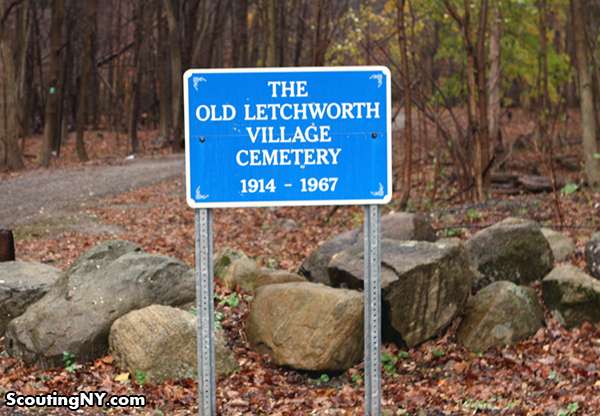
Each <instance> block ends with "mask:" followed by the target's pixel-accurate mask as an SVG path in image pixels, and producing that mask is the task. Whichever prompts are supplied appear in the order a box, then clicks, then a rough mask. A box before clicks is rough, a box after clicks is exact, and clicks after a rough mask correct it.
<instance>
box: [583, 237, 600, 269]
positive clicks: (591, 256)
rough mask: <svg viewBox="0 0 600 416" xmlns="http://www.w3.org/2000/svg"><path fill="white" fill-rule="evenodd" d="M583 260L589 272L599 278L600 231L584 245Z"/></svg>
mask: <svg viewBox="0 0 600 416" xmlns="http://www.w3.org/2000/svg"><path fill="white" fill-rule="evenodd" d="M585 261H586V264H587V269H588V271H589V272H590V274H591V275H592V276H594V277H595V278H596V279H600V233H595V234H594V235H593V236H592V238H591V240H590V241H588V242H587V244H586V245H585Z"/></svg>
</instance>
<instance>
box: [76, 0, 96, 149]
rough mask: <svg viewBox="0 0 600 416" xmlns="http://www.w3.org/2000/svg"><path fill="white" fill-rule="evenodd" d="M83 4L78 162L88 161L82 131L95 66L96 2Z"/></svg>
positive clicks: (77, 123) (83, 129)
mask: <svg viewBox="0 0 600 416" xmlns="http://www.w3.org/2000/svg"><path fill="white" fill-rule="evenodd" d="M83 4H84V9H83V13H84V16H83V19H82V22H83V23H84V25H83V32H84V33H85V35H84V39H83V50H82V53H81V81H80V84H79V91H78V98H77V119H76V134H75V149H76V150H77V156H78V157H79V160H81V161H86V160H88V155H87V151H86V149H85V142H84V131H85V125H86V122H87V113H88V109H87V104H88V102H89V101H88V99H87V96H88V89H89V86H90V80H91V77H92V71H93V70H94V66H95V57H94V30H95V28H96V19H97V14H98V0H88V1H86V2H85V3H83Z"/></svg>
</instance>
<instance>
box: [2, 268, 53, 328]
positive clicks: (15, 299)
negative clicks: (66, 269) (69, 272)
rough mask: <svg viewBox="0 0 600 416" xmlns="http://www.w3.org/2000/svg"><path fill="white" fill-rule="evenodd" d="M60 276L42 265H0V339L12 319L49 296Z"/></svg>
mask: <svg viewBox="0 0 600 416" xmlns="http://www.w3.org/2000/svg"><path fill="white" fill-rule="evenodd" d="M59 275H60V270H58V269H57V268H55V267H51V266H48V265H45V264H41V263H35V262H29V261H18V260H17V261H7V262H2V263H0V336H2V334H4V330H5V329H6V326H7V325H8V323H9V322H10V321H11V320H12V319H14V318H16V317H17V316H20V315H22V314H23V313H24V312H25V310H26V309H27V307H28V306H29V305H31V304H32V303H34V302H35V301H37V300H38V299H40V298H41V297H42V296H44V295H45V294H46V292H48V289H49V288H50V286H52V285H53V284H54V283H55V282H56V280H57V279H58V277H59Z"/></svg>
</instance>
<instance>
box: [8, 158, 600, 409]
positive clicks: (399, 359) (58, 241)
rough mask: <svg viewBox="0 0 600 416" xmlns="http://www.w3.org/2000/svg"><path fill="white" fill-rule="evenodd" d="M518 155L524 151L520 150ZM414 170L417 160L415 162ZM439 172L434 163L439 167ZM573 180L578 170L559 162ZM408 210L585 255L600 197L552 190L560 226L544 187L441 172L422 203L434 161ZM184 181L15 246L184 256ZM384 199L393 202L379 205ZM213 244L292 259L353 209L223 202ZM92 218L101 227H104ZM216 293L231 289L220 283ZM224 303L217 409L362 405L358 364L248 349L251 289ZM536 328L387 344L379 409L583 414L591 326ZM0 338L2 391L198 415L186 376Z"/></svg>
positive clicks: (593, 384) (462, 230)
mask: <svg viewBox="0 0 600 416" xmlns="http://www.w3.org/2000/svg"><path fill="white" fill-rule="evenodd" d="M526 157H527V156H526ZM421 167H423V165H421ZM443 175H444V174H443ZM563 176H564V177H565V178H566V179H567V180H568V181H572V182H574V183H577V181H578V177H577V174H575V173H568V172H567V173H564V175H563ZM415 179H416V182H417V183H416V185H415V188H414V191H413V195H414V196H415V197H414V199H413V200H414V202H413V203H412V204H411V206H410V209H411V210H416V211H420V212H424V213H427V214H428V215H431V218H432V221H433V224H434V226H435V228H436V230H437V232H438V236H439V237H451V236H458V237H461V238H467V237H468V236H469V235H471V234H472V233H473V232H475V231H477V230H478V229H479V228H481V227H483V226H486V225H489V224H492V223H494V222H496V221H498V220H500V219H502V218H504V217H506V216H509V215H510V216H521V217H528V218H533V219H536V220H538V221H540V222H541V223H543V224H545V225H549V226H553V227H554V228H556V229H561V231H563V232H565V233H567V234H569V235H570V236H571V237H573V238H574V239H575V240H576V242H577V252H576V253H575V254H574V255H573V256H572V258H571V259H569V261H570V262H572V263H574V264H576V265H578V266H580V267H582V266H583V255H582V253H583V250H582V247H583V244H584V243H585V241H586V240H587V239H588V238H589V236H590V234H591V233H592V231H594V230H597V229H598V228H599V225H598V222H599V221H600V194H598V193H596V194H593V193H590V192H589V191H586V190H579V191H577V192H573V193H569V194H559V195H558V201H559V203H560V205H559V206H560V211H561V212H562V216H563V223H562V224H561V223H560V220H559V217H558V215H557V209H556V198H555V197H554V196H553V194H552V193H542V194H516V195H511V196H506V195H501V194H496V195H492V198H491V199H490V201H489V202H488V203H486V204H483V205H464V204H460V203H458V202H456V201H455V200H449V201H448V200H447V199H448V198H450V197H451V196H452V195H453V194H454V192H455V190H454V189H453V187H452V186H451V183H452V178H451V177H450V176H448V177H446V176H442V180H443V182H442V184H441V185H440V186H439V191H438V194H437V198H436V201H435V203H432V202H431V201H429V199H428V197H427V195H429V194H430V192H431V170H427V169H424V168H423V169H417V173H416V175H415ZM183 186H184V185H183V183H182V181H181V180H169V181H166V182H162V183H160V184H158V185H155V186H152V187H148V188H144V189H138V190H135V191H132V192H129V193H127V194H123V195H119V196H116V197H112V198H108V199H103V200H99V201H98V203H97V204H96V205H95V208H93V209H87V210H86V212H85V215H88V216H89V217H91V218H94V220H95V221H97V222H99V223H103V224H110V225H116V226H117V227H116V228H115V230H114V232H113V233H112V234H109V233H104V232H103V233H100V234H98V233H90V232H87V231H73V230H68V231H64V230H63V229H61V228H53V227H52V225H48V226H46V225H41V226H40V228H39V229H36V230H35V231H31V230H30V231H29V232H28V233H21V234H19V235H20V236H22V238H20V239H19V240H18V241H17V252H18V256H19V257H20V258H22V259H32V260H37V261H43V262H47V263H49V264H53V265H56V266H57V267H60V268H63V269H64V268H66V267H68V265H69V264H70V263H71V262H72V261H73V260H74V259H75V258H76V257H77V256H78V255H80V254H81V253H82V252H83V251H84V250H86V249H88V248H90V247H91V246H93V245H94V244H96V243H97V242H98V241H101V240H104V239H109V238H122V239H127V240H131V241H135V242H137V243H139V244H141V245H142V246H143V247H144V248H145V249H146V250H147V251H149V252H156V253H162V254H167V255H171V256H174V257H177V258H180V259H183V260H184V261H185V262H187V263H188V264H190V265H192V264H193V251H194V247H193V229H194V227H193V221H194V217H193V211H192V210H191V209H189V208H188V207H187V206H186V204H185V202H184V199H183ZM390 209H394V205H393V204H392V205H390V206H388V207H386V208H385V209H384V212H385V211H388V210H390ZM214 218H215V225H214V229H215V246H216V249H217V250H218V249H219V248H223V247H225V246H230V247H234V248H238V249H242V250H244V251H245V252H246V253H247V254H249V255H251V256H255V257H257V258H258V260H259V261H260V262H261V263H262V264H264V265H268V266H271V267H280V268H283V269H289V270H295V269H296V268H297V267H298V265H299V264H300V262H301V261H302V259H303V258H304V257H305V256H306V255H307V254H308V253H310V252H311V250H313V249H314V248H315V247H316V246H317V245H318V244H319V243H320V242H322V241H324V240H326V239H327V238H328V237H330V236H332V235H334V234H336V233H338V232H340V231H342V230H346V229H350V228H353V227H356V226H360V224H361V222H362V209H361V208H360V207H342V208H339V209H337V210H335V211H333V210H332V208H331V207H310V208H277V209H228V210H216V212H215V216H214ZM101 229H103V228H101ZM217 292H218V296H220V297H224V296H228V295H230V293H228V292H226V291H225V290H224V289H223V288H222V287H220V286H217ZM237 296H238V297H239V299H240V303H239V305H238V306H236V307H235V308H233V307H229V306H226V305H223V304H219V303H218V302H217V303H216V305H217V306H216V307H217V309H218V310H219V311H221V312H222V314H223V320H222V322H221V324H222V326H223V328H224V329H225V331H226V334H227V336H228V342H229V344H230V346H231V347H232V349H233V350H234V352H235V354H236V357H237V360H238V362H239V365H240V371H239V372H238V373H236V374H234V375H232V376H230V377H228V378H226V379H223V380H220V381H219V383H218V391H217V399H218V408H219V414H223V415H261V414H264V415H310V414H315V415H354V414H356V415H359V414H362V404H363V373H362V367H361V366H360V365H358V366H356V367H355V368H352V369H350V370H349V371H346V372H344V373H341V374H307V373H302V372H297V371H293V370H289V369H284V368H279V367H277V366H275V365H273V364H272V363H271V362H270V361H269V359H268V357H266V356H262V355H260V354H257V353H255V352H253V351H252V350H251V349H250V348H249V346H248V344H247V342H246V339H245V335H244V323H243V322H244V317H245V315H246V314H247V311H248V304H249V301H250V297H249V295H248V294H245V293H238V295H237ZM546 318H547V325H546V327H545V328H543V329H541V330H540V331H538V333H537V334H536V335H535V336H534V337H533V338H531V339H530V340H527V341H525V342H522V343H519V344H518V345H516V346H512V347H506V348H503V349H499V350H491V351H488V352H486V353H484V354H473V353H469V352H467V351H466V350H464V349H463V348H461V347H460V346H458V345H457V344H456V342H455V337H454V330H455V326H456V323H455V324H454V325H453V326H452V327H450V328H449V329H448V330H447V331H446V332H445V334H444V335H443V336H442V337H440V338H438V339H435V340H432V341H429V342H426V343H425V344H423V345H421V346H419V347H418V348H414V349H410V350H407V351H401V350H399V349H398V348H397V347H396V346H395V345H393V344H385V345H384V352H383V360H384V370H383V406H384V409H385V410H386V412H387V414H390V415H392V414H393V415H396V414H398V415H402V414H412V415H462V414H465V415H467V414H489V415H546V414H547V415H563V416H566V415H594V414H599V413H600V411H599V410H598V409H600V326H592V325H584V326H583V327H582V328H578V329H574V330H571V331H567V330H565V329H563V328H561V327H560V326H559V325H558V324H557V323H556V321H554V320H553V319H552V318H551V317H550V316H549V315H547V317H546ZM1 348H2V347H0V396H2V395H3V393H4V392H6V391H10V390H18V391H19V392H21V393H31V394H43V393H48V392H52V391H58V392H61V393H72V392H76V391H79V390H82V389H85V390H104V391H107V392H109V393H111V394H131V393H135V394H144V395H146V396H147V398H148V400H149V404H148V406H147V407H146V408H144V409H137V410H136V409H131V408H127V409H111V410H106V409H103V410H100V409H93V410H89V409H87V410H85V411H83V412H81V411H80V412H78V414H115V415H116V414H125V415H138V414H140V415H186V414H197V407H196V388H195V383H194V380H186V381H182V382H176V383H164V384H160V385H153V384H143V385H141V384H140V381H141V380H136V377H135V375H125V376H124V375H123V374H122V371H121V370H120V369H118V368H116V366H115V365H114V363H113V360H112V358H111V357H110V356H106V357H102V358H101V359H98V360H97V361H95V362H93V363H78V365H77V366H75V368H73V367H71V368H70V369H69V370H71V371H67V369H65V368H58V369H54V370H50V371H42V370H38V369H35V368H28V367H25V366H23V364H22V363H20V362H18V361H16V360H14V359H12V358H8V357H6V354H4V353H3V352H2V351H1ZM19 414H37V415H53V414H60V415H68V414H73V413H72V412H70V411H68V410H65V409H54V410H52V409H41V410H40V409H38V410H36V409H29V410H27V411H26V410H24V409H19V410H18V412H16V411H15V410H13V409H7V408H6V407H3V406H2V405H1V404H0V415H19Z"/></svg>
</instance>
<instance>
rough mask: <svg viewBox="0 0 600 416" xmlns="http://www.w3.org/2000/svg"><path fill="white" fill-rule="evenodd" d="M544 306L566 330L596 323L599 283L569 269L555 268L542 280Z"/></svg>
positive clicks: (599, 306) (599, 316)
mask: <svg viewBox="0 0 600 416" xmlns="http://www.w3.org/2000/svg"><path fill="white" fill-rule="evenodd" d="M542 293H543V296H544V303H545V304H546V306H547V307H548V309H549V310H550V311H551V312H552V314H553V315H554V316H555V317H556V318H557V319H558V321H559V322H560V323H561V324H563V325H565V326H566V327H568V328H571V327H574V326H577V325H580V324H581V323H583V322H585V321H588V322H591V323H596V322H600V281H598V280H596V279H594V278H593V277H592V276H590V275H588V274H586V273H584V272H582V271H581V270H579V269H578V268H576V267H575V266H572V265H564V266H559V267H556V268H555V269H554V270H552V272H550V274H548V276H546V277H545V278H544V280H542Z"/></svg>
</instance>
